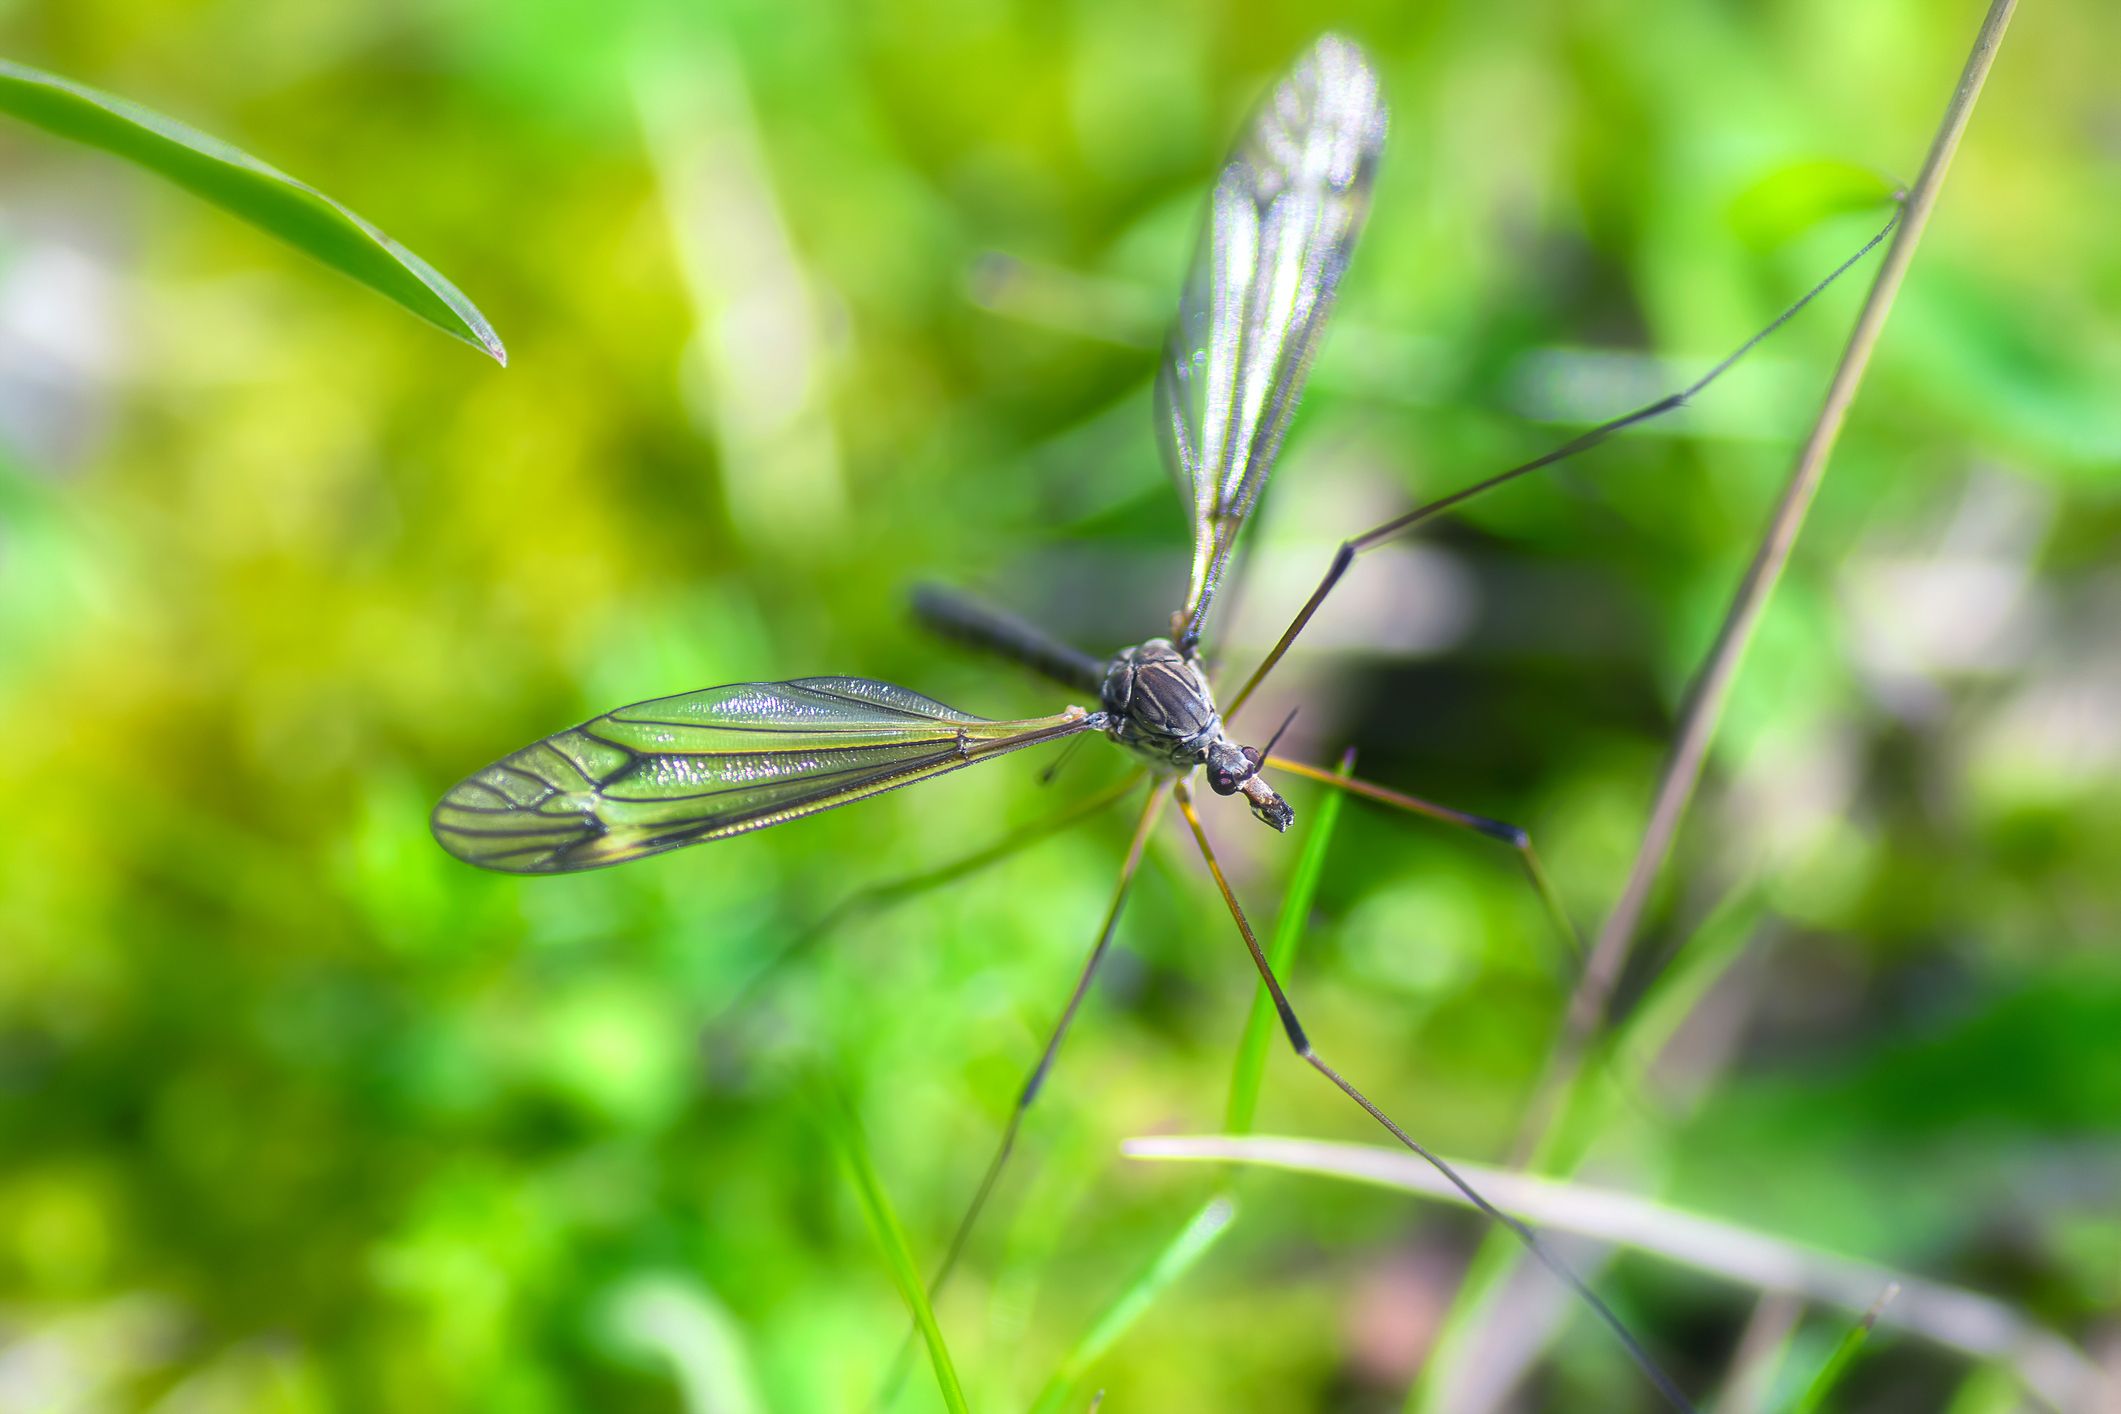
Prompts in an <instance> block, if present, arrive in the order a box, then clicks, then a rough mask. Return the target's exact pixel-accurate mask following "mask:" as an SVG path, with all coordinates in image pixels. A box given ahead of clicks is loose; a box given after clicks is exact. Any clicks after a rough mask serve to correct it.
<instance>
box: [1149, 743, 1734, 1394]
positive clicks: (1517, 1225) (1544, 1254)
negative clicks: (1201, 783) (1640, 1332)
mask: <svg viewBox="0 0 2121 1414" xmlns="http://www.w3.org/2000/svg"><path fill="white" fill-rule="evenodd" d="M1172 795H1173V797H1174V798H1175V799H1176V800H1177V801H1178V808H1179V811H1180V813H1182V814H1183V815H1184V816H1185V817H1186V825H1187V827H1188V828H1189V829H1191V830H1192V831H1193V839H1194V842H1195V843H1196V844H1198V845H1199V846H1200V857H1201V858H1202V859H1203V860H1205V861H1207V865H1208V872H1209V873H1210V874H1212V875H1214V876H1215V887H1216V888H1217V889H1219V890H1221V892H1222V896H1223V902H1224V903H1225V904H1226V905H1228V906H1229V909H1230V917H1231V918H1232V919H1234V920H1235V921H1236V923H1237V931H1238V932H1239V933H1240V934H1242V935H1243V936H1244V940H1245V948H1246V949H1247V950H1248V951H1249V952H1250V953H1251V954H1252V966H1253V967H1254V968H1256V969H1257V970H1258V972H1259V980H1260V981H1261V982H1263V983H1265V984H1266V988H1267V995H1268V996H1269V997H1270V998H1272V1000H1273V1002H1274V1010H1275V1011H1276V1012H1278V1013H1279V1014H1280V1016H1281V1025H1282V1030H1283V1031H1284V1032H1286V1033H1287V1035H1288V1038H1289V1044H1290V1046H1292V1047H1293V1048H1295V1051H1296V1054H1297V1057H1298V1058H1299V1059H1301V1060H1302V1061H1303V1062H1304V1063H1305V1064H1306V1065H1308V1066H1310V1067H1311V1068H1312V1069H1313V1070H1315V1071H1317V1072H1318V1073H1319V1074H1320V1075H1323V1076H1324V1077H1325V1078H1326V1079H1328V1080H1330V1081H1332V1082H1333V1084H1334V1085H1335V1086H1336V1087H1337V1088H1338V1089H1339V1090H1340V1091H1341V1093H1342V1094H1344V1095H1346V1096H1347V1097H1348V1098H1349V1099H1351V1100H1353V1101H1354V1102H1355V1103H1356V1104H1358V1105H1360V1106H1362V1108H1363V1109H1364V1111H1365V1112H1367V1113H1368V1114H1369V1116H1370V1118H1372V1119H1374V1120H1376V1121H1377V1122H1378V1123H1379V1124H1381V1125H1383V1126H1384V1128H1385V1131H1386V1132H1387V1133H1389V1134H1390V1135H1391V1136H1392V1137H1393V1138H1394V1139H1397V1140H1398V1141H1399V1142H1400V1143H1401V1144H1402V1145H1404V1146H1405V1147H1406V1148H1407V1149H1408V1150H1409V1151H1411V1152H1412V1153H1413V1154H1415V1155H1416V1156H1417V1157H1418V1158H1420V1159H1422V1160H1423V1161H1424V1162H1426V1163H1427V1164H1428V1165H1429V1166H1430V1167H1431V1168H1433V1169H1435V1170H1436V1171H1437V1172H1438V1173H1440V1174H1442V1175H1443V1176H1444V1178H1445V1179H1446V1180H1447V1181H1448V1182H1449V1183H1450V1185H1451V1186H1452V1187H1453V1188H1456V1189H1457V1190H1458V1191H1459V1192H1460V1193H1462V1194H1464V1195H1465V1199H1466V1201H1467V1202H1468V1203H1471V1204H1472V1205H1473V1206H1474V1207H1475V1208H1477V1209H1478V1210H1479V1211H1480V1212H1481V1213H1482V1214H1483V1215H1484V1216H1486V1217H1488V1218H1490V1219H1492V1220H1493V1221H1495V1222H1497V1223H1500V1224H1501V1225H1502V1226H1504V1227H1506V1228H1508V1229H1509V1230H1510V1231H1511V1233H1513V1234H1514V1235H1515V1236H1516V1238H1517V1240H1518V1241H1519V1242H1522V1243H1523V1244H1524V1246H1525V1250H1526V1251H1528V1252H1530V1253H1531V1254H1532V1255H1533V1256H1534V1257H1535V1258H1537V1259H1538V1261H1539V1264H1540V1265H1541V1266H1543V1267H1545V1268H1546V1269H1547V1270H1548V1271H1549V1272H1551V1273H1553V1275H1554V1276H1555V1278H1556V1279H1557V1280H1559V1281H1560V1282H1561V1283H1562V1284H1563V1285H1564V1286H1566V1287H1568V1288H1569V1290H1571V1291H1573V1292H1575V1293H1576V1295H1577V1296H1579V1297H1581V1298H1582V1299H1583V1301H1584V1303H1585V1304H1586V1305H1588V1306H1589V1307H1590V1308H1591V1310H1592V1311H1593V1312H1594V1313H1595V1314H1596V1315H1597V1317H1598V1319H1599V1320H1600V1321H1602V1322H1604V1323H1605V1326H1606V1328H1607V1329H1608V1330H1610V1331H1612V1333H1613V1334H1614V1336H1615V1337H1617V1338H1618V1339H1619V1341H1620V1343H1621V1345H1623V1346H1624V1347H1626V1349H1627V1352H1628V1355H1629V1357H1630V1358H1631V1359H1633V1360H1634V1362H1635V1364H1636V1366H1637V1367H1638V1368H1639V1369H1640V1370H1641V1371H1642V1373H1643V1376H1644V1377H1645V1378H1646V1379H1648V1380H1649V1382H1650V1383H1651V1384H1653V1385H1655V1386H1656V1387H1657V1391H1658V1393H1660V1394H1662V1395H1663V1396H1664V1397H1665V1399H1666V1400H1667V1401H1668V1402H1670V1404H1671V1406H1672V1407H1673V1408H1674V1409H1679V1410H1684V1411H1687V1414H1692V1411H1693V1408H1694V1405H1693V1403H1692V1401H1690V1400H1689V1399H1688V1398H1687V1397H1686V1395H1685V1394H1684V1393H1683V1392H1682V1391H1681V1390H1680V1388H1679V1386H1678V1385H1676V1384H1674V1383H1673V1381H1672V1377H1671V1376H1670V1375H1667V1374H1666V1373H1665V1372H1664V1370H1663V1369H1662V1367H1660V1366H1659V1365H1658V1364H1657V1362H1656V1360H1654V1359H1652V1358H1651V1356H1650V1353H1649V1352H1648V1351H1647V1350H1645V1349H1643V1347H1642V1343H1641V1342H1640V1341H1638V1340H1636V1339H1635V1336H1634V1333H1633V1332H1631V1331H1630V1330H1629V1329H1628V1328H1627V1326H1626V1325H1625V1324H1624V1323H1623V1322H1622V1321H1621V1319H1620V1317H1619V1316H1617V1315H1615V1314H1614V1313H1613V1308H1612V1307H1610V1306H1608V1305H1606V1303H1605V1302H1604V1300H1603V1299H1601V1298H1600V1297H1599V1295H1598V1293H1597V1292H1595V1291H1593V1290H1591V1288H1590V1286H1589V1284H1588V1283H1586V1282H1585V1281H1584V1279H1583V1278H1582V1277H1580V1276H1578V1275H1576V1273H1575V1272H1574V1271H1573V1270H1571V1269H1570V1267H1569V1265H1568V1264H1567V1263H1566V1262H1564V1261H1562V1260H1561V1258H1560V1257H1558V1256H1556V1255H1555V1254H1554V1251H1553V1249H1552V1248H1550V1247H1548V1246H1547V1245H1546V1243H1545V1242H1543V1241H1541V1240H1540V1237H1539V1234H1538V1233H1537V1232H1535V1231H1534V1230H1533V1229H1532V1228H1531V1227H1530V1226H1528V1225H1527V1224H1526V1223H1524V1222H1523V1221H1521V1220H1520V1219H1517V1218H1514V1217H1512V1216H1510V1215H1509V1214H1508V1213H1505V1212H1504V1211H1503V1210H1502V1209H1500V1208H1498V1207H1496V1206H1495V1205H1494V1204H1493V1203H1490V1202H1489V1201H1488V1200H1487V1198H1486V1197H1484V1196H1483V1195H1482V1194H1481V1192H1480V1190H1479V1189H1477V1188H1475V1187H1474V1186H1473V1185H1472V1184H1470V1183H1468V1182H1467V1181H1466V1180H1465V1178H1464V1176H1463V1175H1461V1174H1460V1173H1459V1172H1458V1170H1457V1169H1455V1168H1453V1167H1452V1166H1451V1164H1450V1162H1449V1161H1448V1160H1447V1159H1444V1158H1443V1157H1442V1156H1440V1155H1438V1154H1436V1153H1434V1152H1432V1151H1431V1150H1429V1149H1428V1148H1427V1147H1426V1146H1424V1145H1423V1144H1421V1143H1420V1141H1418V1140H1416V1139H1415V1138H1414V1137H1413V1136H1412V1135H1410V1134H1408V1133H1407V1132H1406V1130H1404V1129H1401V1128H1400V1127H1399V1124H1398V1123H1397V1122H1396V1121H1395V1120H1394V1119H1393V1118H1392V1117H1391V1116H1390V1115H1388V1114H1386V1113H1385V1112H1384V1111H1383V1110H1381V1109H1379V1108H1378V1107H1377V1104H1376V1103H1375V1102H1374V1101H1373V1100H1371V1099H1370V1097H1369V1096H1367V1095H1365V1094H1364V1093H1363V1092H1362V1091H1360V1090H1358V1089H1356V1088H1355V1086H1354V1084H1353V1083H1352V1082H1350V1081H1349V1080H1348V1078H1347V1077H1346V1076H1344V1075H1342V1074H1341V1073H1340V1072H1339V1071H1338V1070H1335V1069H1334V1068H1333V1067H1332V1066H1331V1065H1329V1064H1327V1062H1326V1059H1325V1057H1323V1056H1321V1055H1319V1053H1318V1052H1317V1050H1316V1049H1315V1048H1314V1047H1313V1046H1312V1045H1311V1039H1310V1037H1309V1036H1307V1035H1306V1034H1305V1033H1304V1028H1303V1023H1302V1022H1300V1021H1298V1020H1297V1019H1296V1008H1295V1007H1294V1006H1292V1005H1291V1004H1290V1002H1289V996H1288V993H1286V992H1284V991H1283V990H1282V985H1281V980H1280V979H1279V978H1277V977H1276V976H1275V975H1274V966H1273V964H1272V963H1270V962H1268V961H1267V955H1266V953H1265V952H1264V951H1262V950H1261V948H1260V946H1259V939H1258V937H1257V936H1255V935H1254V933H1253V932H1252V924H1251V921H1250V920H1249V919H1247V918H1246V917H1245V911H1244V909H1243V907H1242V906H1240V905H1239V903H1238V902H1237V895H1236V894H1235V893H1234V892H1232V890H1231V888H1230V881H1229V879H1227V878H1226V877H1224V875H1223V870H1222V865H1221V864H1220V863H1218V862H1217V860H1216V858H1215V849H1214V846H1212V845H1210V844H1209V843H1208V832H1207V831H1206V830H1205V829H1203V828H1202V827H1201V823H1200V815H1199V814H1198V813H1197V812H1196V811H1195V810H1194V809H1193V797H1192V794H1191V793H1190V792H1189V791H1188V790H1187V789H1186V787H1185V785H1184V783H1183V782H1181V783H1178V784H1176V785H1174V786H1173V787H1172Z"/></svg>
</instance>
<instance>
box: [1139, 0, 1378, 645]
mask: <svg viewBox="0 0 2121 1414" xmlns="http://www.w3.org/2000/svg"><path fill="white" fill-rule="evenodd" d="M1384 136H1385V110H1384V104H1383V102H1382V100H1380V98H1379V97H1378V90H1377V75H1376V74H1375V73H1374V72H1373V71H1372V70H1371V68H1370V64H1369V61H1368V60H1367V59H1366V58H1364V57H1363V53H1362V51H1361V50H1360V49H1358V48H1356V47H1355V46H1354V45H1353V44H1351V43H1349V42H1348V41H1347V40H1345V39H1342V38H1340V37H1339V36H1338V35H1331V34H1329V35H1326V36H1325V37H1324V38H1322V39H1320V40H1319V41H1318V43H1317V44H1316V45H1315V46H1313V47H1312V49H1311V52H1310V53H1308V54H1306V55H1305V56H1304V57H1303V58H1302V59H1301V60H1299V61H1298V62H1297V65H1296V67H1295V68H1294V69H1292V70H1291V71H1290V72H1289V75H1288V77H1286V78H1284V79H1283V80H1282V81H1281V83H1280V84H1279V85H1277V86H1276V87H1275V89H1274V92H1273V93H1271V94H1270V95H1268V97H1267V100H1266V102H1265V103H1263V104H1262V105H1261V106H1260V109H1259V112H1258V113H1257V114H1256V115H1255V116H1254V118H1253V120H1252V124H1251V126H1250V128H1249V129H1248V130H1247V131H1246V132H1245V134H1244V136H1242V137H1241V138H1240V139H1239V140H1238V143H1237V146H1236V148H1235V149H1234V150H1233V151H1232V152H1231V154H1230V158H1229V161H1227V162H1226V163H1224V164H1223V170H1222V176H1221V177H1220V178H1219V179H1218V180H1217V181H1216V184H1215V194H1214V196H1213V198H1212V200H1211V202H1210V206H1209V212H1208V224H1207V229H1206V231H1205V232H1204V233H1203V235H1202V237H1201V244H1200V250H1199V253H1198V254H1197V255H1195V257H1194V260H1193V268H1192V270H1191V272H1190V273H1189V274H1188V276H1187V279H1186V288H1185V293H1184V294H1183V296H1182V297H1181V299H1180V302H1179V307H1178V320H1177V322H1176V323H1175V324H1174V325H1173V326H1172V330H1171V337H1170V341H1169V344H1168V345H1167V347H1166V350H1165V358H1164V363H1163V366H1162V367H1161V368H1160V369H1159V370H1158V374H1157V380H1156V402H1157V414H1156V415H1157V425H1158V428H1159V431H1160V433H1161V437H1162V441H1163V447H1164V457H1165V460H1166V461H1167V462H1168V463H1169V464H1170V466H1171V470H1172V474H1173V475H1174V476H1176V477H1177V478H1178V480H1179V483H1180V489H1181V490H1182V491H1184V490H1186V489H1188V488H1190V489H1191V492H1192V496H1193V584H1192V588H1191V590H1190V591H1189V592H1188V594H1187V596H1186V609H1185V614H1186V620H1187V624H1188V632H1189V634H1190V635H1192V636H1195V637H1197V636H1198V635H1199V632H1200V627H1201V623H1202V621H1203V620H1204V619H1205V618H1206V616H1207V612H1208V603H1209V601H1210V600H1211V599H1212V598H1213V596H1214V594H1215V586H1216V581H1217V580H1218V579H1220V578H1221V575H1222V570H1223V565H1224V562H1225V560H1226V559H1227V557H1228V555H1229V550H1230V544H1231V542H1232V541H1234V540H1235V539H1236V538H1237V532H1238V529H1239V527H1240V526H1242V525H1243V524H1244V520H1245V517H1246V516H1247V515H1248V514H1249V513H1250V512H1251V510H1252V503H1253V502H1254V501H1255V500H1256V499H1258V496H1259V492H1260V488H1261V487H1262V486H1264V485H1265V484H1266V480H1267V472H1268V471H1269V470H1270V469H1271V468H1272V467H1273V465H1274V455H1275V453H1276V452H1278V451H1279V450H1280V449H1281V439H1282V433H1283V432H1284V431H1285V430H1286V429H1287V427H1288V424H1289V414H1290V413H1291V412H1293V411H1294V410H1295V407H1296V400H1297V397H1298V395H1299V394H1300V393H1301V391H1302V389H1303V381H1304V375H1305V373H1306V372H1307V371H1308V370H1309V368H1310V364H1311V356H1312V354H1313V353H1314V352H1315V351H1316V350H1317V348H1318V339H1319V334H1320V332H1321V331H1322V330H1323V329H1324V327H1325V321H1326V315H1327V313H1328V312H1329V311H1330V310H1331V308H1332V305H1333V293H1334V290H1335V288H1336V287H1337V286H1338V285H1339V283H1340V277H1341V272H1342V271H1344V270H1346V269H1347V265H1348V256H1349V253H1350V251H1351V250H1352V249H1353V248H1354V245H1355V237H1356V234H1357V232H1359V231H1360V230H1361V228H1362V220H1363V215H1364V213H1365V212H1366V211H1367V210H1368V208H1369V203H1370V181H1371V178H1372V176H1373V175H1374V174H1375V172H1376V168H1377V154H1378V152H1379V150H1380V149H1381V148H1382V147H1383V145H1384Z"/></svg>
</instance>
